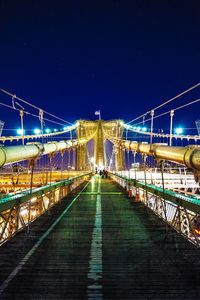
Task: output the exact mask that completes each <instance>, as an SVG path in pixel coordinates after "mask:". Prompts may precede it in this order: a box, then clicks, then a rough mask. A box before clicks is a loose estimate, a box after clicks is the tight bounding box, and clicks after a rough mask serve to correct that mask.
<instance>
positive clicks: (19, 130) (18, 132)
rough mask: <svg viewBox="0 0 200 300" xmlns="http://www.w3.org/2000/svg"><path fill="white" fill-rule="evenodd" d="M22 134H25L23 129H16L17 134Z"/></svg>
mask: <svg viewBox="0 0 200 300" xmlns="http://www.w3.org/2000/svg"><path fill="white" fill-rule="evenodd" d="M23 134H25V130H23V129H20V128H19V129H17V135H23Z"/></svg>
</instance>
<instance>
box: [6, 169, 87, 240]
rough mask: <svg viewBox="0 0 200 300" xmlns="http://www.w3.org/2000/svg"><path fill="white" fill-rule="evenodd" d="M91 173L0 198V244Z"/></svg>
mask: <svg viewBox="0 0 200 300" xmlns="http://www.w3.org/2000/svg"><path fill="white" fill-rule="evenodd" d="M91 175H92V173H91V172H90V173H85V174H82V175H79V176H76V177H72V178H70V179H67V180H62V181H59V182H54V183H51V184H49V185H46V186H42V187H39V188H35V189H33V190H32V191H31V192H30V191H26V192H22V193H18V194H16V195H12V196H9V195H7V196H5V197H3V198H1V199H0V245H1V244H3V243H4V242H6V241H7V240H8V239H10V238H11V237H12V236H14V235H15V234H16V233H17V232H19V231H20V230H22V229H23V228H25V227H27V226H29V224H30V223H31V222H33V221H34V220H36V219H37V218H38V217H40V216H41V215H42V214H44V213H45V212H46V211H48V210H49V209H50V208H51V207H52V206H54V205H55V204H56V203H58V202H59V201H61V200H62V199H63V198H64V197H66V196H67V195H68V194H69V193H70V192H71V191H73V190H75V189H76V188H77V187H78V186H79V185H80V184H82V183H83V182H84V181H87V180H89V178H90V177H91Z"/></svg>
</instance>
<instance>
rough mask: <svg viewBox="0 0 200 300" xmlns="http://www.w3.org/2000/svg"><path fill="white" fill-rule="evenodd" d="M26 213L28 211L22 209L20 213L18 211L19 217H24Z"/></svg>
mask: <svg viewBox="0 0 200 300" xmlns="http://www.w3.org/2000/svg"><path fill="white" fill-rule="evenodd" d="M27 213H28V209H23V210H22V211H20V215H21V216H25V215H26V214H27Z"/></svg>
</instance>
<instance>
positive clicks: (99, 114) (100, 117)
mask: <svg viewBox="0 0 200 300" xmlns="http://www.w3.org/2000/svg"><path fill="white" fill-rule="evenodd" d="M99 120H101V112H100V110H99Z"/></svg>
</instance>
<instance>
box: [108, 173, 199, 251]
mask: <svg viewBox="0 0 200 300" xmlns="http://www.w3.org/2000/svg"><path fill="white" fill-rule="evenodd" d="M109 176H110V177H111V178H112V179H113V180H114V181H116V182H117V183H118V184H119V185H120V186H122V187H123V188H124V190H125V191H127V192H128V194H129V197H130V198H133V199H134V201H135V202H142V203H143V204H144V205H146V206H147V207H148V208H149V209H151V210H152V211H153V212H154V213H155V214H156V215H157V216H158V217H159V218H161V219H162V220H163V221H165V222H166V223H167V224H168V225H170V226H171V227H172V228H173V229H175V230H176V231H177V232H178V233H179V234H181V235H183V236H184V237H185V238H186V239H188V240H189V241H190V242H192V243H193V244H195V245H196V246H198V247H200V200H199V199H198V198H196V197H195V196H185V195H181V194H179V193H176V192H173V191H170V190H166V189H163V188H161V187H157V186H155V185H153V184H145V183H144V182H139V181H137V180H135V179H129V178H128V177H124V176H120V175H119V174H117V173H109Z"/></svg>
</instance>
